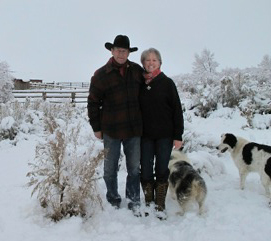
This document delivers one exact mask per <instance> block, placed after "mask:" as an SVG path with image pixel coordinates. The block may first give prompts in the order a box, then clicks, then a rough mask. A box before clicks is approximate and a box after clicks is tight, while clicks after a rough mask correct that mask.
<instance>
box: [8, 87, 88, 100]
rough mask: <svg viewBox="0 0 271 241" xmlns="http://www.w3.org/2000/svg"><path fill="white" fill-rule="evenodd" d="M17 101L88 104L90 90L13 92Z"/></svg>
mask: <svg viewBox="0 0 271 241" xmlns="http://www.w3.org/2000/svg"><path fill="white" fill-rule="evenodd" d="M12 93H13V95H14V98H15V99H21V100H22V101H24V100H25V99H42V100H44V101H46V100H48V99H50V100H48V101H50V102H54V103H62V102H63V100H64V101H70V102H71V103H86V102H87V97H88V90H87V89H85V90H44V89H43V90H13V91H12Z"/></svg>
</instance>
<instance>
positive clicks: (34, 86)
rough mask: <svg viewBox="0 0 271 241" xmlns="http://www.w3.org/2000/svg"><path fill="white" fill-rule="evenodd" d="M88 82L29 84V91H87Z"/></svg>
mask: <svg viewBox="0 0 271 241" xmlns="http://www.w3.org/2000/svg"><path fill="white" fill-rule="evenodd" d="M88 88H89V82H51V83H49V82H48V83H30V89H60V90H63V89H70V90H72V89H74V90H76V89H88Z"/></svg>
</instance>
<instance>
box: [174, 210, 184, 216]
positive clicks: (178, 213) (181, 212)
mask: <svg viewBox="0 0 271 241" xmlns="http://www.w3.org/2000/svg"><path fill="white" fill-rule="evenodd" d="M176 214H177V215H179V216H183V215H184V211H179V212H177V213H176Z"/></svg>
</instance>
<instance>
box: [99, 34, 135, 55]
mask: <svg viewBox="0 0 271 241" xmlns="http://www.w3.org/2000/svg"><path fill="white" fill-rule="evenodd" d="M104 46H105V48H106V49H108V50H110V51H111V49H112V48H114V47H119V48H124V49H129V51H130V52H134V51H137V50H138V48H137V47H133V48H130V40H129V38H128V37H127V36H126V35H118V36H117V37H116V38H115V40H114V43H113V44H111V43H108V42H107V43H105V45H104Z"/></svg>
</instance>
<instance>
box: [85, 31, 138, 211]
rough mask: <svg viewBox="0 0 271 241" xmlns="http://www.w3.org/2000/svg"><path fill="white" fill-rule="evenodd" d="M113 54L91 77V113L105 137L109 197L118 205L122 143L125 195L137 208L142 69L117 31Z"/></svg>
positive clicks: (99, 134) (108, 45)
mask: <svg viewBox="0 0 271 241" xmlns="http://www.w3.org/2000/svg"><path fill="white" fill-rule="evenodd" d="M105 48H106V49H108V50H110V51H111V53H112V57H111V58H110V59H109V61H108V62H107V64H105V65H104V66H103V67H101V68H100V69H98V70H97V71H96V72H95V73H94V75H93V76H92V78H91V83H90V88H89V96H88V116H89V122H90V124H91V126H92V129H93V131H94V134H95V136H96V137H97V138H99V139H103V142H104V149H105V160H104V181H105V184H106V188H107V193H106V198H107V201H108V202H109V203H111V205H112V206H114V207H116V208H119V207H120V203H121V196H120V195H119V193H118V178H117V172H118V161H119V158H120V152H121V145H122V146H123V151H124V154H125V157H126V167H127V173H128V175H127V179H126V198H127V199H128V208H129V209H131V210H132V211H134V212H135V210H138V207H139V205H140V136H141V134H142V119H141V112H140V107H139V100H138V94H139V87H140V84H141V81H142V73H143V69H142V67H141V66H140V65H138V64H136V63H134V62H131V61H129V60H128V56H129V54H130V53H131V52H134V51H137V49H138V48H136V47H133V48H130V40H129V38H128V37H127V36H125V35H118V36H117V37H116V38H115V40H114V42H113V44H112V43H108V42H107V43H105Z"/></svg>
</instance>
